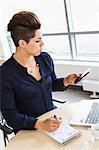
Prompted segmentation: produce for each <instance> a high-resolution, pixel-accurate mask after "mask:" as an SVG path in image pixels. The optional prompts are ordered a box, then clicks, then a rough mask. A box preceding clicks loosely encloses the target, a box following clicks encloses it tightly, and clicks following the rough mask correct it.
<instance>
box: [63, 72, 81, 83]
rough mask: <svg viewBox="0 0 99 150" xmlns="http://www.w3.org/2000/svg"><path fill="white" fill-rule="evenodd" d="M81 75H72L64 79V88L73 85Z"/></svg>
mask: <svg viewBox="0 0 99 150" xmlns="http://www.w3.org/2000/svg"><path fill="white" fill-rule="evenodd" d="M80 75H81V74H77V73H72V74H70V75H69V76H67V77H65V78H64V81H63V82H64V86H68V85H73V84H74V82H75V80H76V79H77V78H78V77H79V76H80Z"/></svg>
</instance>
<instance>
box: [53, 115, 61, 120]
mask: <svg viewBox="0 0 99 150" xmlns="http://www.w3.org/2000/svg"><path fill="white" fill-rule="evenodd" d="M54 118H55V119H57V117H56V115H54ZM59 119H60V120H61V119H62V118H61V117H59Z"/></svg>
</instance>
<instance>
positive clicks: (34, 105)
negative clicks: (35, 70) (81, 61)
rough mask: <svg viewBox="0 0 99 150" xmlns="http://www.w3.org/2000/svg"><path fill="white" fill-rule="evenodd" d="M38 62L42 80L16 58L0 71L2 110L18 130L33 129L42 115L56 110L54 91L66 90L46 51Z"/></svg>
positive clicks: (11, 124)
mask: <svg viewBox="0 0 99 150" xmlns="http://www.w3.org/2000/svg"><path fill="white" fill-rule="evenodd" d="M35 59H36V63H37V64H39V66H40V73H41V76H42V79H41V80H40V81H37V80H36V79H35V78H33V76H31V75H30V74H28V73H27V69H26V68H25V67H23V66H22V65H20V64H19V63H18V62H17V61H16V60H15V59H14V58H13V56H12V57H11V58H10V59H8V60H7V61H6V62H5V63H4V64H3V65H2V66H1V68H0V73H1V86H0V91H1V111H2V113H3V116H4V118H5V119H6V121H7V123H8V125H9V126H11V127H12V128H13V129H14V131H18V130H21V129H33V128H34V124H35V122H36V120H37V119H36V118H37V117H38V116H40V115H42V114H44V113H45V112H47V111H50V110H52V109H54V108H55V106H54V105H53V103H52V94H51V92H52V91H61V90H64V89H65V87H64V85H63V78H59V79H58V78H57V77H56V75H55V72H54V65H53V61H52V59H51V57H50V56H49V54H47V53H45V52H42V53H41V54H40V55H39V56H36V57H35Z"/></svg>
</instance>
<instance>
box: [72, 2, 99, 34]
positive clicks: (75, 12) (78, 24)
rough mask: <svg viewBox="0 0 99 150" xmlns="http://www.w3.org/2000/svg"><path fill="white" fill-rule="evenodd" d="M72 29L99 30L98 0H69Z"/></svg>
mask: <svg viewBox="0 0 99 150" xmlns="http://www.w3.org/2000/svg"><path fill="white" fill-rule="evenodd" d="M70 3H71V14H72V19H73V27H74V28H71V30H73V31H94V30H95V31H97V30H99V0H70Z"/></svg>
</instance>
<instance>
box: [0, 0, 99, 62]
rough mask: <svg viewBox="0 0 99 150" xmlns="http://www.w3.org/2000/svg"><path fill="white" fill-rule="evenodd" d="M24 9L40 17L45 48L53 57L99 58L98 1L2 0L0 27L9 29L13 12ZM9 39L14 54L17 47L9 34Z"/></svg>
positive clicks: (65, 58)
mask: <svg viewBox="0 0 99 150" xmlns="http://www.w3.org/2000/svg"><path fill="white" fill-rule="evenodd" d="M22 10H28V11H33V12H35V13H36V14H37V15H38V16H39V18H40V20H41V23H42V32H43V40H44V44H45V45H44V49H43V50H44V51H47V52H48V53H50V55H51V56H52V57H53V59H62V60H63V59H64V60H80V61H97V62H98V61H99V42H98V41H99V1H98V0H31V1H27V0H14V1H12V0H5V1H3V0H1V1H0V20H1V22H0V26H2V28H4V29H5V30H6V27H7V24H8V22H9V20H10V18H11V17H12V16H13V14H15V13H16V12H18V11H22ZM3 12H4V14H3ZM2 14H3V15H2ZM7 39H8V43H9V48H10V53H11V54H12V53H13V52H14V50H15V47H14V45H13V42H12V41H11V38H10V35H9V34H8V33H7ZM0 45H1V44H0Z"/></svg>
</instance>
